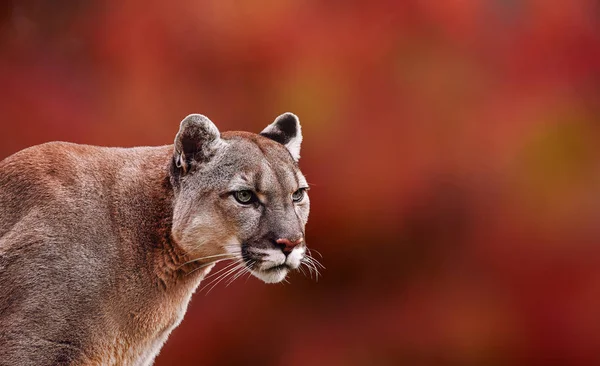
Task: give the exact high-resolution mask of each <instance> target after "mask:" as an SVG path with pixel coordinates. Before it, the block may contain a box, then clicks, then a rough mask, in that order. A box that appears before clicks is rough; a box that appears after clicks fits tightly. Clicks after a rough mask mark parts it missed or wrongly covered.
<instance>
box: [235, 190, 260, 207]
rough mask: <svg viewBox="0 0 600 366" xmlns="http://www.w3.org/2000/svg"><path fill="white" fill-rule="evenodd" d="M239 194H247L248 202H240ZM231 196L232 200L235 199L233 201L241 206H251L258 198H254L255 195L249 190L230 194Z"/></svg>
mask: <svg viewBox="0 0 600 366" xmlns="http://www.w3.org/2000/svg"><path fill="white" fill-rule="evenodd" d="M240 193H248V194H249V198H248V200H247V201H244V200H242V199H241V198H240V196H239V195H240ZM232 195H233V198H235V200H236V201H238V203H240V204H242V205H251V204H253V203H255V202H256V201H258V197H256V194H254V192H252V191H251V190H248V189H244V190H241V191H235V192H232Z"/></svg>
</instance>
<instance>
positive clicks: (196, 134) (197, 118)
mask: <svg viewBox="0 0 600 366" xmlns="http://www.w3.org/2000/svg"><path fill="white" fill-rule="evenodd" d="M220 141H221V133H220V132H219V129H218V128H217V126H215V124H214V123H212V121H211V120H210V119H208V117H206V116H203V115H201V114H190V115H189V116H187V117H185V118H184V119H183V121H181V125H180V127H179V132H178V133H177V136H175V151H174V162H175V166H176V167H177V168H179V169H181V171H182V173H183V174H185V173H187V172H188V171H189V170H190V169H191V167H192V166H194V165H195V164H198V163H202V162H205V161H208V160H209V159H210V157H211V156H212V155H213V154H214V152H215V150H216V148H217V147H218V145H219V142H220Z"/></svg>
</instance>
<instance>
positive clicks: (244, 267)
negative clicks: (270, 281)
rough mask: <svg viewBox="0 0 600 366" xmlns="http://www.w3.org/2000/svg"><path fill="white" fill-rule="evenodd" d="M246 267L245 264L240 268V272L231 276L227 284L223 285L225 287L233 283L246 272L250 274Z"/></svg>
mask: <svg viewBox="0 0 600 366" xmlns="http://www.w3.org/2000/svg"><path fill="white" fill-rule="evenodd" d="M248 265H249V264H246V265H244V266H243V267H242V270H241V271H239V272H238V273H237V274H236V275H235V276H233V277H232V278H231V279H230V280H229V281H228V282H227V285H225V287H227V286H229V285H231V284H232V283H233V281H235V280H236V279H238V278H239V277H240V276H243V275H244V274H245V273H246V272H250V270H249V269H248Z"/></svg>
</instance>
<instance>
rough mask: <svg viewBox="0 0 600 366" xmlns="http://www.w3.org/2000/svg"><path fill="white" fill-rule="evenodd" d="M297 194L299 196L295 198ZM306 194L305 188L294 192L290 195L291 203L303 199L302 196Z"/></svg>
mask: <svg viewBox="0 0 600 366" xmlns="http://www.w3.org/2000/svg"><path fill="white" fill-rule="evenodd" d="M297 194H300V196H298V197H296V195H297ZM305 194H306V188H300V189H298V190H297V191H296V192H294V193H292V201H294V202H296V203H298V202H301V201H302V200H303V199H304V195H305Z"/></svg>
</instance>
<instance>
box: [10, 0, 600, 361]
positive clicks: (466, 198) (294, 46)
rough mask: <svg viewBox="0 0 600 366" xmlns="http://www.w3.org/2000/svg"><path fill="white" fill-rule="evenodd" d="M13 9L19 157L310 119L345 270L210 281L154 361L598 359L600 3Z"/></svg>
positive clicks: (311, 143)
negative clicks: (42, 147)
mask: <svg viewBox="0 0 600 366" xmlns="http://www.w3.org/2000/svg"><path fill="white" fill-rule="evenodd" d="M0 14H1V15H0V16H1V20H0V24H1V29H0V46H1V48H0V85H1V89H0V93H1V98H0V116H1V117H0V118H1V121H2V122H1V123H2V125H1V127H2V128H1V130H0V158H4V157H6V156H8V155H10V154H12V153H14V152H16V151H18V150H20V149H23V148H25V147H27V146H30V145H34V144H38V143H42V142H45V141H51V140H63V141H73V142H78V143H85V144H96V145H108V146H135V145H162V144H168V143H171V142H172V141H173V138H174V136H175V133H176V132H177V129H178V123H179V121H180V120H181V119H182V118H183V117H184V116H186V115H187V114H189V113H193V112H196V113H203V114H205V115H207V116H209V117H210V118H211V119H212V120H213V121H215V123H216V124H217V125H218V126H219V128H220V129H221V130H248V131H255V132H258V131H260V130H262V128H263V127H265V126H266V125H267V124H268V123H270V122H271V121H272V120H273V119H274V117H276V116H277V115H278V114H280V113H282V112H285V111H292V112H294V113H296V114H297V115H298V116H299V117H300V119H301V121H302V126H303V132H304V144H303V150H302V159H301V167H302V169H303V171H304V172H305V174H306V176H307V177H308V180H309V182H310V183H312V190H311V202H312V213H311V218H310V220H309V224H308V227H307V235H308V237H307V242H308V243H309V245H310V246H312V247H313V248H316V249H318V250H319V251H320V252H321V253H322V254H323V257H324V258H323V260H322V262H323V263H324V264H325V266H326V267H327V269H326V270H325V271H323V277H322V278H321V279H320V280H319V281H318V282H315V281H313V280H310V279H308V278H304V277H303V276H302V275H300V274H299V273H297V274H294V275H293V276H292V277H291V278H290V282H291V284H280V285H265V284H263V283H260V282H259V281H258V280H256V279H254V278H251V279H249V280H247V281H243V280H242V281H236V282H235V283H234V284H233V285H231V286H229V287H225V286H218V287H216V288H215V289H213V290H212V291H211V292H210V293H209V294H208V295H207V296H205V292H206V291H202V292H200V293H197V294H196V295H195V296H194V297H193V299H192V302H191V304H190V307H189V311H188V313H187V315H186V317H185V319H184V321H183V323H182V324H181V325H180V326H179V328H177V329H176V330H175V331H174V332H173V334H172V335H171V337H170V339H169V341H168V342H167V344H166V346H165V347H164V348H163V350H162V352H161V354H160V355H159V357H158V359H157V361H156V365H196V364H203V365H248V364H257V365H258V364H260V365H399V364H403V365H508V364H511V365H567V364H568V365H592V364H600V352H599V350H600V316H599V315H598V312H599V309H600V226H599V219H600V194H599V187H600V160H599V157H600V147H599V144H598V139H599V138H600V125H599V118H598V117H599V116H600V18H599V15H600V3H599V2H598V1H595V0H571V1H549V0H531V1H523V0H510V1H509V0H481V1H473V0H447V1H419V0H406V1H392V0H379V1H320V2H319V1H299V0H267V1H261V2H243V1H232V0H213V1H190V0H188V1H179V2H176V3H175V2H164V1H163V2H159V1H141V0H129V1H121V2H113V1H83V0H76V1H66V0H60V1H50V0H30V1H19V2H10V1H4V2H2V5H1V13H0Z"/></svg>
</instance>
